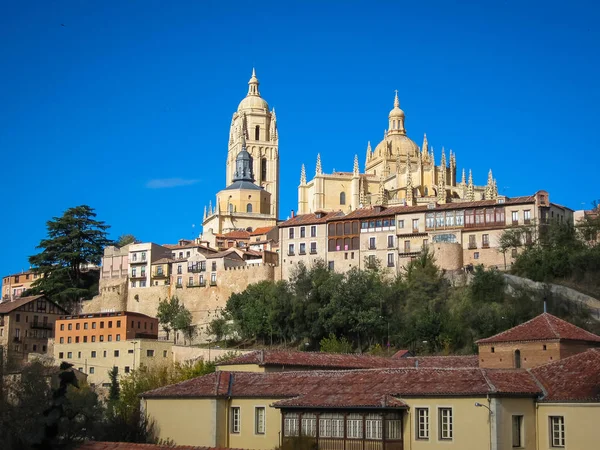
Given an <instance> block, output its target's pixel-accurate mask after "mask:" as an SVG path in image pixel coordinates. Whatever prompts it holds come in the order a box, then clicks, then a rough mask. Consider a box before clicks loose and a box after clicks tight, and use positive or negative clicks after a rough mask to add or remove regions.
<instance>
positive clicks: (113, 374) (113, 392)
mask: <svg viewBox="0 0 600 450" xmlns="http://www.w3.org/2000/svg"><path fill="white" fill-rule="evenodd" d="M108 379H109V380H110V390H109V392H108V402H109V404H110V403H114V402H116V401H117V400H119V394H120V387H119V369H118V368H117V366H113V368H112V369H109V371H108Z"/></svg>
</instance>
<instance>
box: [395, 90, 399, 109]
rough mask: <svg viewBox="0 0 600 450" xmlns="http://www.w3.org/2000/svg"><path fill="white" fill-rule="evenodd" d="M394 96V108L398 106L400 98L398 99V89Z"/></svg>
mask: <svg viewBox="0 0 600 450" xmlns="http://www.w3.org/2000/svg"><path fill="white" fill-rule="evenodd" d="M395 92H396V96H395V97H394V108H400V100H399V99H398V89H396V91H395Z"/></svg>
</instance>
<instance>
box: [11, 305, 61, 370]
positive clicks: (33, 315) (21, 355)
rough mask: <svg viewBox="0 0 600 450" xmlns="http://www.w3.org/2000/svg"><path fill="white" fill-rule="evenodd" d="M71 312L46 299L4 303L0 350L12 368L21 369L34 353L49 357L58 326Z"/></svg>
mask: <svg viewBox="0 0 600 450" xmlns="http://www.w3.org/2000/svg"><path fill="white" fill-rule="evenodd" d="M64 314H67V311H66V310H65V309H63V308H62V307H61V306H59V305H57V304H56V303H54V302H53V301H51V300H50V299H48V298H47V297H46V296H45V295H35V296H31V297H20V298H17V299H15V300H14V301H12V302H2V303H0V346H2V347H4V357H5V358H6V359H7V361H8V362H9V363H10V364H13V365H20V364H22V363H24V362H26V361H27V360H28V357H29V354H30V353H39V354H46V353H48V351H49V341H51V339H52V338H53V337H54V330H55V323H56V321H57V320H58V319H59V318H60V316H62V315H64Z"/></svg>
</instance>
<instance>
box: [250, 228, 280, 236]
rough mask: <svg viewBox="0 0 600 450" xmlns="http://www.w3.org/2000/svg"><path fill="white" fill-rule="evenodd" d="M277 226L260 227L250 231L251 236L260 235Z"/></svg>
mask: <svg viewBox="0 0 600 450" xmlns="http://www.w3.org/2000/svg"><path fill="white" fill-rule="evenodd" d="M273 228H275V227H258V228H257V229H256V230H254V231H252V232H250V236H258V235H259V234H267V233H268V232H269V231H271V230H272V229H273Z"/></svg>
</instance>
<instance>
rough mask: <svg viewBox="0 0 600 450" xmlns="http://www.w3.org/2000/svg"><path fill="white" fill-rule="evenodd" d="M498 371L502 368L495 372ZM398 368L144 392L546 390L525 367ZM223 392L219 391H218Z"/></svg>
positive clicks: (310, 394) (232, 375)
mask: <svg viewBox="0 0 600 450" xmlns="http://www.w3.org/2000/svg"><path fill="white" fill-rule="evenodd" d="M495 372H499V374H498V375H496V373H495ZM505 372H508V371H494V370H492V369H486V370H484V369H478V368H461V369H441V368H418V369H416V368H401V369H399V368H395V369H371V370H349V371H299V372H267V373H255V372H217V373H216V374H210V375H206V376H203V377H199V378H194V379H192V380H188V381H184V382H182V383H178V384H175V385H171V386H165V387H162V388H159V389H155V390H153V391H149V392H146V393H144V394H142V396H143V397H146V398H173V397H188V398H189V397H192V398H193V397H210V398H214V397H217V396H233V397H248V398H250V397H254V398H282V399H295V400H290V401H289V402H287V404H295V405H297V406H300V405H304V406H309V405H310V406H313V407H324V406H338V407H345V406H372V407H375V406H383V405H388V406H393V407H398V406H402V405H401V403H394V404H393V405H392V404H391V403H386V402H387V401H388V398H386V396H394V397H395V396H444V395H461V396H467V395H470V396H475V395H487V394H503V393H507V394H508V393H510V394H514V395H525V396H537V395H539V394H540V393H541V392H542V391H541V389H540V388H539V386H538V385H537V383H535V381H534V380H533V378H532V376H531V374H530V373H529V372H527V371H526V370H514V371H512V372H513V373H512V374H510V375H507V374H505ZM217 393H219V394H217Z"/></svg>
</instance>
